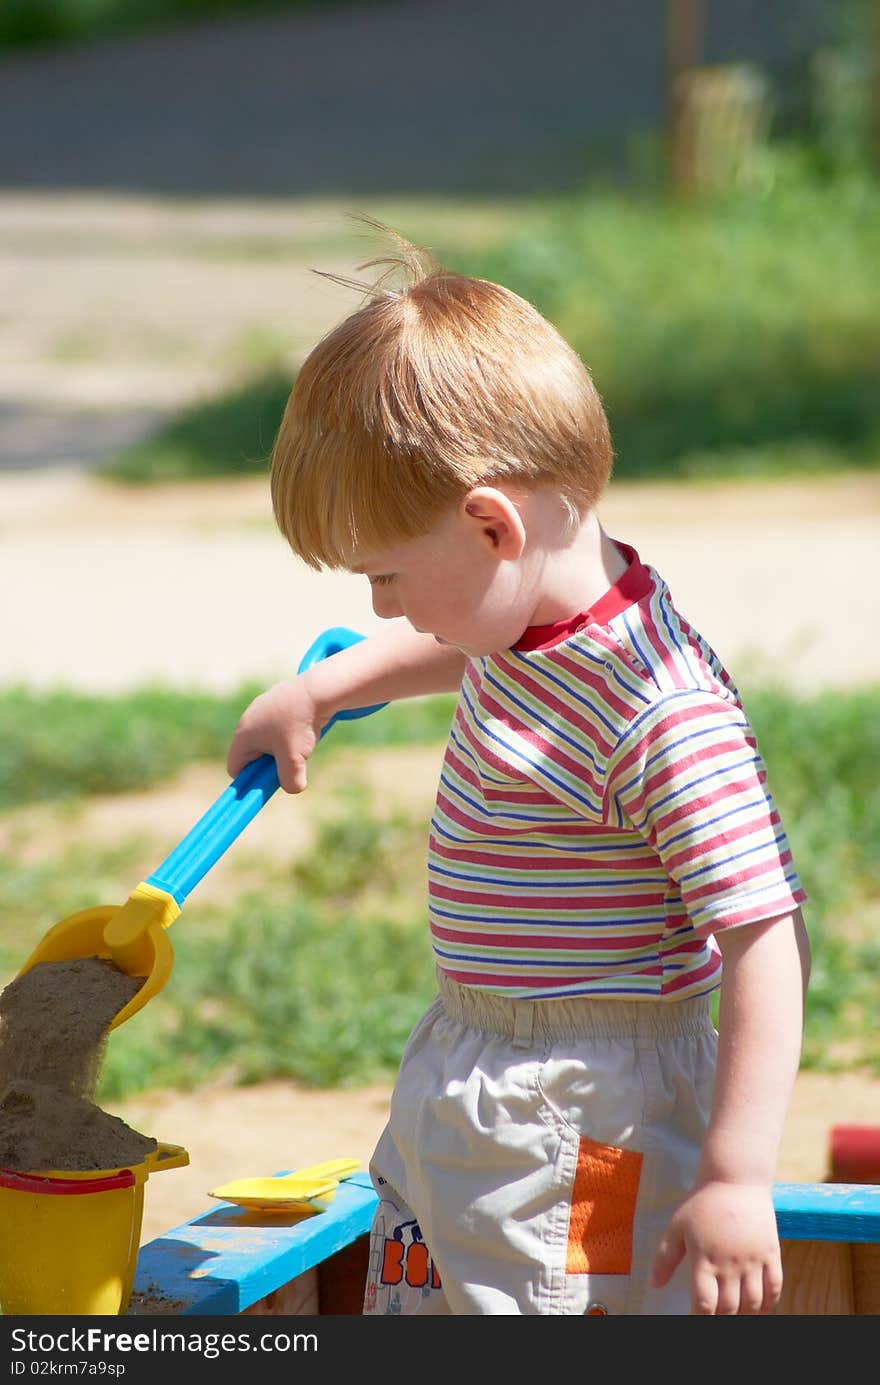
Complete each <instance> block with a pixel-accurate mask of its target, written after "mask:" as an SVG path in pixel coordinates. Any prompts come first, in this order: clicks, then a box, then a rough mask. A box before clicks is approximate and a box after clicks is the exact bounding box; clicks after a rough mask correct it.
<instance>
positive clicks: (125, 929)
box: [19, 626, 386, 1029]
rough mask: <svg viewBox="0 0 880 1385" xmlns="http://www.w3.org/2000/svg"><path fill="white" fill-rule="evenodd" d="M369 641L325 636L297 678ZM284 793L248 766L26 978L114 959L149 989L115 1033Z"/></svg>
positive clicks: (271, 767) (158, 981) (162, 974)
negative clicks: (230, 856)
mask: <svg viewBox="0 0 880 1385" xmlns="http://www.w3.org/2000/svg"><path fill="white" fill-rule="evenodd" d="M363 638H364V636H363V635H359V634H356V633H355V631H353V630H347V629H346V628H345V627H344V626H335V627H333V628H332V629H330V630H325V631H324V633H323V634H322V635H319V636H318V638H317V639H316V640H315V642H314V643H313V644H312V645H310V647H309V648H308V649H307V650H306V653H305V654H304V655H303V657H302V659H301V660H300V664H299V668H298V669H297V672H298V673H303V672H304V671H305V669H307V668H309V667H310V666H311V665H312V664H314V663H317V661H318V660H319V659H326V658H329V657H330V656H332V655H333V654H338V653H339V652H340V651H341V650H343V649H347V648H348V646H349V645H352V644H356V643H357V642H358V641H359V640H362V639H363ZM385 705H386V704H385V703H384V702H380V703H376V705H375V706H372V707H357V708H354V709H353V710H351V711H345V712H338V713H337V714H336V716H334V717H333V718H331V720H330V721H328V723H327V725H326V726H325V727H324V728H323V729H322V731H321V735H322V736H324V735H326V733H327V732H328V731H329V730H330V727H331V726H332V725H333V724H334V722H336V721H341V720H347V719H351V718H355V717H364V716H369V715H370V713H371V712H377V711H378V710H379V708H380V707H384V706H385ZM277 788H278V771H277V769H276V768H275V761H274V760H273V758H272V756H271V755H261V756H260V758H259V759H257V760H253V761H252V762H251V763H250V764H249V765H246V766H245V768H244V769H243V770H242V771H241V773H240V774H238V775H236V777H235V779H233V780H232V782H231V783H230V785H229V787H228V788H227V789H226V790H225V792H224V793H222V794H221V795H220V797H219V798H218V799H217V801H216V802H215V803H214V804H213V805H212V806H211V807H210V808H209V809H208V811H207V812H206V813H205V814H204V815H203V816H202V817H201V818H200V819H199V821H198V822H197V823H196V824H195V826H194V827H193V828H191V829H190V831H189V832H188V833H187V835H186V836H185V837H184V838H183V840H182V841H181V842H180V843H179V844H178V845H177V846H176V847H175V848H174V850H173V851H172V852H171V854H170V856H167V857H166V858H165V860H164V861H163V862H162V864H161V865H160V866H159V868H158V869H157V870H156V871H154V873H153V874H152V875H150V876H148V877H147V879H146V880H142V881H141V883H140V884H139V885H137V886H136V887H135V888H134V890H132V892H131V894H130V895H129V897H128V899H127V900H126V901H125V903H124V904H122V905H96V906H95V907H94V908H92V909H81V910H80V911H79V912H78V913H76V914H70V915H68V917H67V918H64V919H61V921H60V922H59V923H56V924H55V926H54V927H53V928H50V929H49V931H48V933H46V934H45V936H44V937H43V939H42V941H41V942H40V943H38V944H37V946H36V947H35V948H34V951H33V952H32V953H31V955H30V957H29V958H28V959H27V961H26V962H25V964H24V966H23V967H22V968H21V969H20V971H19V976H21V975H23V974H24V973H25V972H26V971H29V970H30V968H31V967H33V966H36V964H37V963H38V962H66V961H70V960H72V959H73V958H77V957H106V958H109V959H110V960H111V961H113V962H115V964H116V966H118V967H119V969H120V970H121V971H124V972H126V973H127V974H128V975H129V976H142V977H144V983H143V985H142V986H141V987H140V988H139V990H138V991H137V993H136V994H135V996H134V997H133V998H132V999H131V1000H129V1001H128V1002H127V1004H125V1005H123V1006H122V1008H121V1010H119V1011H118V1012H117V1014H116V1015H115V1016H114V1018H113V1021H112V1023H111V1025H110V1028H111V1029H115V1028H116V1027H117V1025H120V1024H122V1023H123V1021H124V1020H127V1019H130V1018H131V1016H132V1015H134V1014H136V1013H137V1011H138V1010H140V1009H141V1008H142V1006H144V1005H146V1003H147V1001H148V1000H150V999H151V998H152V997H153V996H154V995H155V994H156V992H157V991H160V990H161V989H162V987H163V986H164V985H165V982H166V981H167V980H168V977H169V976H170V974H171V967H172V965H173V962H174V953H173V950H172V947H171V943H170V941H169V938H168V935H167V930H168V928H169V927H170V926H171V924H172V923H173V922H174V920H175V919H176V918H177V917H178V915H179V914H180V911H181V909H182V907H183V903H184V901H185V900H186V898H187V897H188V896H189V894H190V892H191V891H192V890H193V889H194V888H195V886H196V885H197V884H198V883H199V881H200V880H202V879H203V878H204V876H205V875H207V873H208V871H209V870H210V869H211V867H212V866H213V865H214V864H215V863H216V862H217V861H218V860H219V859H220V857H221V856H222V855H223V853H224V852H225V851H226V850H227V848H228V847H229V846H231V845H232V843H233V842H234V841H235V840H236V838H237V837H238V836H239V835H240V834H241V833H242V832H243V831H244V828H245V827H246V826H247V824H248V823H249V822H250V821H251V820H252V819H253V818H254V817H256V815H257V813H258V812H259V811H260V809H261V808H262V807H263V805H264V804H265V803H266V802H267V801H268V800H269V799H270V798H271V796H272V794H273V793H274V792H275V791H276V789H277Z"/></svg>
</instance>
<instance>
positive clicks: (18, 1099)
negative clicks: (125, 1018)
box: [0, 957, 156, 1173]
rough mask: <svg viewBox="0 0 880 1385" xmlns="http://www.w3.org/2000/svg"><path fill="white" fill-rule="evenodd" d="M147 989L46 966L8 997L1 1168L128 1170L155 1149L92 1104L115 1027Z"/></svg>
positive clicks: (0, 1055) (126, 979) (3, 1020)
mask: <svg viewBox="0 0 880 1385" xmlns="http://www.w3.org/2000/svg"><path fill="white" fill-rule="evenodd" d="M142 985H143V977H140V976H128V975H126V973H125V972H123V971H121V970H120V969H119V967H117V966H116V965H115V963H114V962H111V961H108V960H105V959H104V958H101V957H79V958H74V959H72V960H70V961H65V962H38V963H37V964H36V966H33V967H31V969H30V970H29V971H26V972H25V973H24V974H23V975H21V976H17V977H15V979H14V980H13V981H11V982H10V983H9V985H7V986H6V987H5V989H4V990H3V991H0V1168H5V1169H12V1170H14V1171H15V1172H17V1173H34V1172H40V1171H46V1170H50V1169H57V1170H59V1171H61V1172H64V1171H67V1172H77V1173H79V1172H87V1171H89V1170H90V1169H113V1168H122V1167H126V1166H130V1165H132V1164H139V1163H141V1162H142V1161H143V1159H144V1158H145V1157H146V1155H147V1154H149V1153H150V1152H151V1151H152V1150H154V1149H156V1141H155V1140H154V1139H152V1138H151V1137H150V1136H148V1135H141V1134H140V1133H139V1132H138V1131H136V1130H132V1129H131V1128H130V1126H128V1125H126V1124H125V1122H124V1121H122V1120H120V1119H119V1118H118V1117H117V1116H111V1115H109V1114H108V1112H106V1111H102V1110H101V1108H100V1107H99V1106H98V1105H97V1104H96V1103H95V1100H94V1097H95V1090H96V1087H97V1083H98V1079H99V1077H100V1075H101V1067H102V1064H103V1061H104V1052H105V1048H106V1042H107V1035H108V1033H109V1030H110V1024H111V1021H112V1019H113V1017H114V1015H115V1014H116V1013H117V1011H119V1010H120V1009H121V1008H122V1006H123V1005H125V1004H126V1003H127V1002H128V1001H129V1000H131V998H132V996H133V995H135V994H136V993H137V991H138V990H140V988H141V986H142Z"/></svg>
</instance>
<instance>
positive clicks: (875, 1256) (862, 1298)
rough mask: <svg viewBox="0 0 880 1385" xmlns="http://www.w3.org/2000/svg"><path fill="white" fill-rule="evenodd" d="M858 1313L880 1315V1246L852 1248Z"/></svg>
mask: <svg viewBox="0 0 880 1385" xmlns="http://www.w3.org/2000/svg"><path fill="white" fill-rule="evenodd" d="M852 1268H853V1295H854V1298H855V1305H856V1308H855V1310H856V1312H857V1313H860V1314H861V1313H866V1314H868V1313H869V1314H875V1315H876V1314H880V1245H873V1246H872V1245H854V1246H853V1247H852Z"/></svg>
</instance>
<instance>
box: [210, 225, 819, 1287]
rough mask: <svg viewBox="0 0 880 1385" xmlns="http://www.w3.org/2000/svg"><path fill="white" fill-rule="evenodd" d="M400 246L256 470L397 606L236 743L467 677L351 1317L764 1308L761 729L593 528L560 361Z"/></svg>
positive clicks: (239, 733) (588, 452)
mask: <svg viewBox="0 0 880 1385" xmlns="http://www.w3.org/2000/svg"><path fill="white" fill-rule="evenodd" d="M395 241H396V244H397V255H396V258H395V257H392V260H393V263H392V269H393V267H394V264H397V266H398V268H399V269H401V270H402V271H403V272H404V273H405V274H406V276H407V279H406V281H405V283H404V286H403V287H401V288H399V289H393V288H389V287H387V286H386V284H387V279H388V276H387V274H386V275H385V276H384V278H383V279H382V280H380V282H379V283H378V284H377V285H376V286H374V287H373V288H372V289H371V290H369V291H368V295H367V298H366V300H365V302H364V304H363V306H361V307H360V308H359V309H358V310H356V311H355V312H353V313H352V315H351V316H350V317H348V318H347V319H346V320H345V321H343V322H342V323H341V324H340V325H339V326H338V327H336V328H335V329H334V330H333V331H331V332H330V333H329V334H328V335H327V336H326V337H325V338H324V339H323V340H322V341H321V342H319V344H318V345H317V346H316V347H315V349H314V350H313V351H312V352H311V354H310V356H309V357H308V359H307V360H306V361H305V363H304V365H303V367H302V369H301V371H300V373H299V376H298V378H297V380H296V384H295V386H294V388H293V390H292V392H291V395H290V399H289V401H288V404H287V408H286V410H285V413H284V417H283V420H282V423H281V426H280V429H279V432H278V436H277V439H276V443H275V448H274V452H273V457H272V468H271V492H272V502H273V506H274V512H275V516H276V519H277V522H278V525H279V527H280V529H281V532H282V533H283V534H284V535H285V537H286V538H287V540H288V542H289V543H290V545H291V547H292V548H293V550H294V552H296V553H297V554H298V555H299V556H300V557H302V558H303V559H304V560H305V562H307V563H308V564H310V565H311V566H313V567H315V568H322V567H331V568H342V569H346V570H349V571H354V572H359V573H363V574H364V575H365V576H366V578H367V580H368V581H369V583H370V586H371V588H372V597H373V607H374V610H375V612H376V614H377V615H379V616H382V617H387V618H388V619H389V620H390V621H391V622H392V624H391V626H390V628H389V630H388V631H387V632H386V631H383V632H382V633H381V634H378V635H376V636H372V637H370V638H368V639H366V640H363V641H361V642H360V643H359V644H357V645H355V646H353V647H352V648H350V649H348V650H346V651H344V652H341V653H339V654H336V655H334V656H333V657H332V658H330V659H326V660H324V661H322V662H320V663H318V664H316V665H314V666H313V667H312V668H310V669H309V670H308V671H307V672H306V673H304V674H303V675H302V676H301V677H298V678H296V679H294V680H292V681H290V682H285V683H281V684H278V685H277V686H276V687H274V688H272V689H270V690H269V691H268V692H266V693H264V694H262V695H261V696H260V697H257V698H256V699H255V700H254V702H252V703H251V705H250V707H248V708H247V710H246V711H245V713H244V715H243V716H242V718H241V720H240V722H239V724H238V727H237V728H236V731H235V734H234V736H233V739H232V743H231V746H230V749H229V756H228V764H227V767H228V770H229V773H230V774H231V775H235V774H237V773H238V772H239V770H241V769H242V768H243V766H244V765H245V764H246V763H248V762H249V761H250V760H252V759H254V758H255V757H256V756H258V755H260V754H263V753H269V754H271V755H273V756H274V757H275V760H276V763H277V766H278V772H279V778H280V781H281V784H282V786H283V787H284V788H285V789H286V790H287V791H288V792H290V793H299V792H300V791H302V790H303V789H304V788H305V787H306V766H307V762H308V758H309V756H310V754H311V752H312V751H313V749H314V747H315V745H316V744H317V741H318V738H319V735H320V732H321V728H322V727H323V726H324V725H326V723H327V721H328V720H330V718H331V717H332V716H333V715H334V713H335V712H337V711H339V710H341V709H347V708H354V707H363V706H370V705H372V704H373V703H376V702H385V701H390V700H393V699H396V698H405V697H413V696H420V695H425V694H433V693H440V692H448V691H454V692H456V693H457V694H458V700H457V705H456V711H455V716H454V721H453V724H452V727H451V731H450V735H449V740H448V744H447V749H446V753H445V759H444V762H443V768H442V772H441V776H440V783H439V786H438V792H437V800H436V808H435V811H434V815H433V819H432V822H431V831H430V843H429V855H428V867H429V898H428V916H429V923H430V932H431V941H432V945H433V950H434V956H435V961H436V969H437V984H438V995H437V998H436V999H435V1001H434V1002H433V1004H432V1005H431V1006H430V1008H429V1009H428V1011H427V1012H426V1014H425V1015H424V1016H423V1018H422V1019H421V1020H420V1022H419V1023H418V1024H417V1025H416V1028H415V1029H414V1031H413V1033H412V1034H411V1036H410V1038H409V1040H408V1042H407V1045H406V1048H405V1051H404V1054H403V1057H402V1060H401V1064H400V1070H399V1073H398V1077H397V1081H396V1084H395V1088H394V1093H393V1096H392V1100H391V1106H390V1112H389V1118H388V1123H387V1126H386V1129H385V1131H384V1132H383V1134H382V1136H381V1138H380V1140H379V1143H378V1145H377V1148H376V1151H375V1155H374V1158H373V1161H372V1163H371V1174H372V1177H373V1181H374V1185H375V1188H376V1191H377V1195H378V1198H379V1203H378V1209H377V1213H376V1218H375V1222H374V1227H373V1233H372V1240H371V1254H370V1269H369V1272H368V1280H367V1287H366V1298H365V1303H364V1312H365V1313H373V1314H376V1313H400V1312H403V1313H425V1314H442V1313H453V1314H563V1313H565V1314H570V1313H577V1314H589V1315H602V1314H607V1313H628V1314H684V1313H699V1314H716V1313H717V1314H736V1313H746V1314H757V1313H768V1312H772V1311H773V1308H774V1305H775V1304H776V1303H777V1301H778V1298H779V1294H780V1290H781V1283H782V1271H781V1261H780V1251H779V1243H778V1238H777V1232H776V1222H775V1217H774V1211H773V1204H772V1198H771V1191H772V1182H773V1179H774V1175H775V1166H776V1160H777V1157H778V1149H779V1142H780V1138H781V1132H782V1128H783V1122H784V1118H785V1112H786V1109H787V1105H788V1101H789V1098H790V1094H791V1090H792V1085H793V1081H794V1078H795V1074H796V1071H797V1066H798V1062H799V1056H800V1045H801V1036H802V1014H803V1000H804V991H805V987H806V980H807V973H808V966H809V948H808V943H807V939H806V935H805V930H804V925H803V921H802V918H801V913H800V908H799V906H800V904H801V903H802V902H803V901H804V899H805V895H804V891H803V889H802V888H801V885H800V883H799V881H798V878H797V875H796V873H795V871H794V868H793V865H792V861H791V854H790V851H789V847H788V844H787V841H786V836H785V832H784V829H783V826H782V824H781V822H780V819H779V816H778V813H777V811H776V809H775V807H774V805H773V802H772V799H771V797H770V794H769V792H768V790H767V787H766V783H765V778H766V776H765V770H764V767H763V764H762V761H761V759H760V756H759V753H758V751H757V748H756V744H755V738H754V735H753V733H752V730H751V728H750V726H749V723H748V720H747V718H746V716H745V713H744V711H743V708H742V706H741V704H740V700H739V697H738V695H737V691H736V689H735V687H734V685H733V683H732V681H731V679H730V676H729V675H728V673H727V672H726V670H725V669H724V668H723V667H722V665H721V663H720V662H719V660H718V658H717V657H716V655H715V654H714V652H713V651H712V649H711V648H710V647H709V646H708V645H707V644H706V642H705V641H704V640H703V639H702V637H701V636H700V635H699V634H698V633H697V631H696V630H694V629H693V627H692V626H690V625H689V624H688V622H687V621H686V620H685V618H684V617H683V616H682V615H681V614H680V613H679V612H678V610H677V609H676V607H675V606H674V604H673V601H672V597H671V595H670V592H669V590H668V588H667V587H666V585H665V584H664V582H663V580H662V578H661V577H660V576H659V575H658V573H657V572H655V571H654V570H653V568H651V567H649V566H646V565H645V564H644V563H643V562H642V561H641V559H640V558H639V556H638V554H637V553H635V552H634V550H633V549H632V548H631V547H629V546H628V545H627V544H625V543H622V542H619V541H617V540H614V539H612V538H611V537H609V536H608V535H607V534H606V533H605V532H604V531H603V529H602V526H601V524H600V523H599V520H598V518H597V513H596V506H597V503H598V501H599V498H600V496H601V494H602V491H603V488H604V486H605V483H606V481H607V480H608V477H609V474H610V470H611V460H612V449H611V442H610V438H609V430H608V424H607V421H606V416H605V413H604V410H603V407H602V404H601V401H600V399H599V396H598V394H597V393H596V390H595V388H594V386H593V382H592V380H591V378H590V375H589V373H588V371H587V370H586V368H585V367H584V365H583V364H582V362H581V361H580V360H579V358H578V357H577V355H576V354H575V352H574V351H573V350H572V349H571V348H570V347H569V346H568V345H567V344H566V343H565V342H564V341H563V340H562V338H561V337H560V336H559V334H558V333H557V332H556V331H555V329H554V328H553V327H552V326H551V325H550V324H549V323H548V322H547V321H546V320H545V319H544V318H542V316H541V315H540V314H539V313H538V312H537V311H536V310H535V309H534V308H533V307H531V305H529V304H528V303H526V302H524V301H523V300H522V299H521V298H519V297H517V296H516V295H515V294H513V293H511V292H509V291H508V290H507V289H505V288H503V287H501V286H500V285H497V284H493V283H489V282H486V281H482V280H477V279H472V278H468V277H466V276H462V275H457V274H453V273H450V272H447V271H446V270H445V269H443V268H442V267H440V266H438V265H436V264H435V263H433V262H432V261H431V260H430V259H429V258H428V257H427V256H426V255H425V253H424V252H421V251H417V250H416V249H415V248H413V247H411V246H408V245H407V243H406V242H404V241H402V240H400V238H398V237H395ZM372 263H385V262H384V261H382V262H372ZM722 961H723V970H722ZM719 986H720V1010H719V1024H718V1032H717V1033H716V1031H715V1029H714V1027H713V1025H712V1022H711V1019H710V997H711V994H712V992H713V991H714V990H715V989H716V988H717V987H719Z"/></svg>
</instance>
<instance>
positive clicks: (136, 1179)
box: [0, 1144, 189, 1317]
mask: <svg viewBox="0 0 880 1385" xmlns="http://www.w3.org/2000/svg"><path fill="white" fill-rule="evenodd" d="M188 1163H189V1155H188V1153H187V1152H186V1150H185V1149H184V1148H183V1147H182V1146H181V1145H167V1144H159V1145H157V1147H156V1149H155V1150H153V1151H152V1153H150V1154H148V1155H147V1157H146V1159H144V1160H143V1162H142V1163H140V1164H133V1165H132V1166H131V1167H129V1168H118V1169H98V1170H90V1171H89V1172H87V1173H78V1172H77V1173H69V1172H63V1171H61V1170H51V1171H49V1172H45V1173H44V1172H37V1173H15V1172H13V1171H12V1170H10V1169H0V1310H2V1312H3V1314H4V1315H5V1316H7V1317H8V1316H13V1315H16V1314H25V1315H33V1314H39V1315H45V1316H54V1315H56V1314H76V1315H81V1314H82V1315H89V1316H92V1315H97V1314H103V1315H105V1316H107V1315H118V1314H121V1313H124V1312H125V1311H126V1309H127V1308H128V1304H129V1301H130V1299H131V1291H132V1286H133V1284H134V1275H135V1269H136V1267H137V1257H138V1249H139V1247H140V1237H141V1224H142V1222H143V1214H144V1189H145V1185H146V1182H147V1179H148V1178H149V1176H150V1174H151V1173H156V1172H158V1171H159V1170H161V1169H172V1168H180V1167H181V1166H183V1165H185V1164H188Z"/></svg>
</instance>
